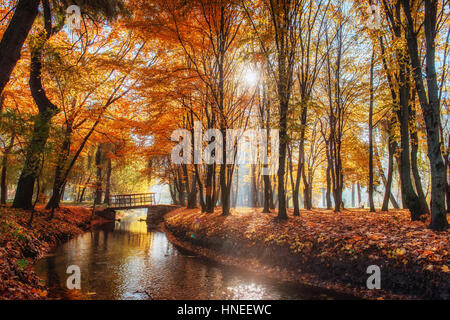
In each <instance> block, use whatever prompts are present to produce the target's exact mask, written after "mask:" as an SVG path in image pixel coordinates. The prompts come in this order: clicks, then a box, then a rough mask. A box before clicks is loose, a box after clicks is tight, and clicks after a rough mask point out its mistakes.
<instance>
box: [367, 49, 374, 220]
mask: <svg viewBox="0 0 450 320" xmlns="http://www.w3.org/2000/svg"><path fill="white" fill-rule="evenodd" d="M374 58H375V49H373V50H372V61H371V63H370V106H369V188H368V191H369V207H370V212H375V205H374V203H373V136H372V135H373V132H372V131H373V124H372V117H373V102H374V101H373V93H374V92H373V91H374V88H373V67H374Z"/></svg>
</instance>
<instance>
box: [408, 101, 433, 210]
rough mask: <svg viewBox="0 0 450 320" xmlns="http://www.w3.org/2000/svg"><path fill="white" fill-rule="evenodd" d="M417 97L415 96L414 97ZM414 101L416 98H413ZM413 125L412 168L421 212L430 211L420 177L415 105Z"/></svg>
mask: <svg viewBox="0 0 450 320" xmlns="http://www.w3.org/2000/svg"><path fill="white" fill-rule="evenodd" d="M413 99H415V97H413ZM412 101H413V103H414V100H412ZM410 116H411V120H410V123H411V125H414V126H415V127H413V128H411V130H410V133H411V134H410V138H411V170H412V174H413V177H414V183H415V186H416V191H417V196H418V197H419V201H420V205H421V212H424V213H430V210H429V208H428V204H427V200H426V198H425V194H424V193H423V188H422V181H421V179H420V173H419V168H418V165H417V154H418V152H419V139H418V136H417V125H416V111H415V106H413V107H412V108H411V110H410Z"/></svg>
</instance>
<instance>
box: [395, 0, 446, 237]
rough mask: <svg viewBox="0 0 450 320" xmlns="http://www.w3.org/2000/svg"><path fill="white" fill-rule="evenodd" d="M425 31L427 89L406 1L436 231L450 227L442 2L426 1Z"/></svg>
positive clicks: (415, 35) (403, 0)
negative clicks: (439, 70) (440, 73)
mask: <svg viewBox="0 0 450 320" xmlns="http://www.w3.org/2000/svg"><path fill="white" fill-rule="evenodd" d="M424 2H425V14H424V22H423V25H424V30H425V46H426V53H425V55H426V59H425V61H426V66H425V74H426V82H427V89H428V95H427V91H426V90H425V84H424V79H423V71H422V64H421V60H420V58H419V50H418V43H417V42H418V41H417V34H418V33H417V32H416V30H415V25H417V21H414V19H413V18H412V9H411V7H410V2H409V0H402V4H403V9H404V12H405V16H406V20H407V24H406V25H407V27H406V28H407V32H406V40H407V44H408V50H409V57H410V61H411V64H412V70H413V75H414V81H415V84H416V90H417V94H418V96H419V101H420V105H421V107H422V111H423V115H424V118H425V125H426V132H427V142H428V158H429V160H430V167H431V206H430V209H431V223H430V226H429V227H430V228H431V229H433V230H436V231H438V230H445V229H447V228H448V227H449V224H448V221H447V213H446V210H445V191H446V190H445V188H446V172H444V160H443V158H442V153H441V138H440V133H439V128H440V102H439V87H438V83H437V77H436V65H435V63H436V59H435V58H436V44H435V38H436V34H437V30H436V28H437V10H438V2H437V1H433V0H425V1H424Z"/></svg>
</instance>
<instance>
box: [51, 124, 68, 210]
mask: <svg viewBox="0 0 450 320" xmlns="http://www.w3.org/2000/svg"><path fill="white" fill-rule="evenodd" d="M71 134H72V132H71V130H70V129H67V128H66V131H65V133H64V141H63V144H62V147H61V150H60V153H59V157H58V162H57V164H56V169H55V180H54V182H53V193H52V197H51V198H50V200H49V202H48V204H47V206H46V209H47V210H50V209H57V208H59V203H60V201H61V196H62V192H63V187H64V185H65V182H66V181H65V179H64V170H65V164H66V161H67V157H68V156H69V152H70V140H71Z"/></svg>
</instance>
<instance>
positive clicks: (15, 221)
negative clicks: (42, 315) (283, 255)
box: [0, 206, 105, 299]
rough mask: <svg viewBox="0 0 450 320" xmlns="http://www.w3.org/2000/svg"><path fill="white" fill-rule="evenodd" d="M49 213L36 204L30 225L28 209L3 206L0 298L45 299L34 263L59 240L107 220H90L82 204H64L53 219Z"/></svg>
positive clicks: (43, 289)
mask: <svg viewBox="0 0 450 320" xmlns="http://www.w3.org/2000/svg"><path fill="white" fill-rule="evenodd" d="M48 216H49V213H48V212H47V211H46V210H43V208H42V207H37V210H36V212H35V216H34V221H33V225H32V227H31V228H29V227H28V219H29V217H30V213H29V212H27V211H23V210H16V209H11V208H9V207H7V206H2V207H0V299H45V297H46V295H47V291H46V288H45V287H44V286H43V284H42V283H40V281H39V279H38V278H37V276H36V275H35V273H34V272H33V271H32V265H33V264H34V263H35V262H36V261H37V260H38V259H39V258H40V257H42V255H44V254H45V253H46V252H48V250H50V249H51V248H53V247H54V246H56V245H58V244H59V243H62V242H64V241H67V240H69V239H70V238H72V237H74V236H76V235H78V234H80V233H82V232H84V231H86V230H88V229H90V228H91V227H92V226H93V225H95V224H100V223H103V222H105V221H102V220H98V218H96V220H93V221H92V223H91V221H90V220H91V210H89V209H88V208H83V207H73V206H68V207H62V208H61V209H60V210H57V211H55V217H54V219H53V220H51V221H48V220H47V218H48Z"/></svg>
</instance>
